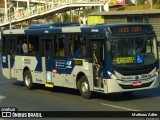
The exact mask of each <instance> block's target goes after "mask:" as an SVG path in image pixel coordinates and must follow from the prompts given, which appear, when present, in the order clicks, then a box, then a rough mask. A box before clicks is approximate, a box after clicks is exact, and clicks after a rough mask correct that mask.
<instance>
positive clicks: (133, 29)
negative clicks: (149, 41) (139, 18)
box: [110, 25, 153, 35]
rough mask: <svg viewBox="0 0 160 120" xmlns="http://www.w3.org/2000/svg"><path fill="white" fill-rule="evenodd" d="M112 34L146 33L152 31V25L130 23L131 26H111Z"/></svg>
mask: <svg viewBox="0 0 160 120" xmlns="http://www.w3.org/2000/svg"><path fill="white" fill-rule="evenodd" d="M110 30H111V34H115V35H116V34H146V33H151V32H152V31H153V30H152V27H151V26H150V25H130V26H116V27H110Z"/></svg>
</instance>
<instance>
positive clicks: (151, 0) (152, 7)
mask: <svg viewBox="0 0 160 120" xmlns="http://www.w3.org/2000/svg"><path fill="white" fill-rule="evenodd" d="M151 9H153V0H151Z"/></svg>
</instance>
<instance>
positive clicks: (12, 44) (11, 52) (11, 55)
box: [6, 36, 16, 79]
mask: <svg viewBox="0 0 160 120" xmlns="http://www.w3.org/2000/svg"><path fill="white" fill-rule="evenodd" d="M7 46H8V47H7V48H6V49H7V58H8V70H9V71H8V73H9V76H8V77H9V78H10V79H14V78H15V65H14V63H15V53H16V37H15V38H14V37H13V36H11V37H7Z"/></svg>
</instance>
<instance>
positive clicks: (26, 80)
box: [25, 75, 31, 86]
mask: <svg viewBox="0 0 160 120" xmlns="http://www.w3.org/2000/svg"><path fill="white" fill-rule="evenodd" d="M25 83H26V85H27V86H29V85H30V83H31V80H30V77H29V76H28V75H27V76H26V77H25Z"/></svg>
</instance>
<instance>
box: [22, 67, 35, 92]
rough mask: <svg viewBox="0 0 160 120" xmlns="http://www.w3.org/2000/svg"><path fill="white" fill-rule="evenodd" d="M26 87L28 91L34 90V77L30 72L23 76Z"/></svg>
mask: <svg viewBox="0 0 160 120" xmlns="http://www.w3.org/2000/svg"><path fill="white" fill-rule="evenodd" d="M23 81H24V85H25V87H26V88H27V89H29V90H32V89H33V88H34V83H33V81H32V75H31V72H30V71H29V70H26V71H25V72H24V75H23Z"/></svg>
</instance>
